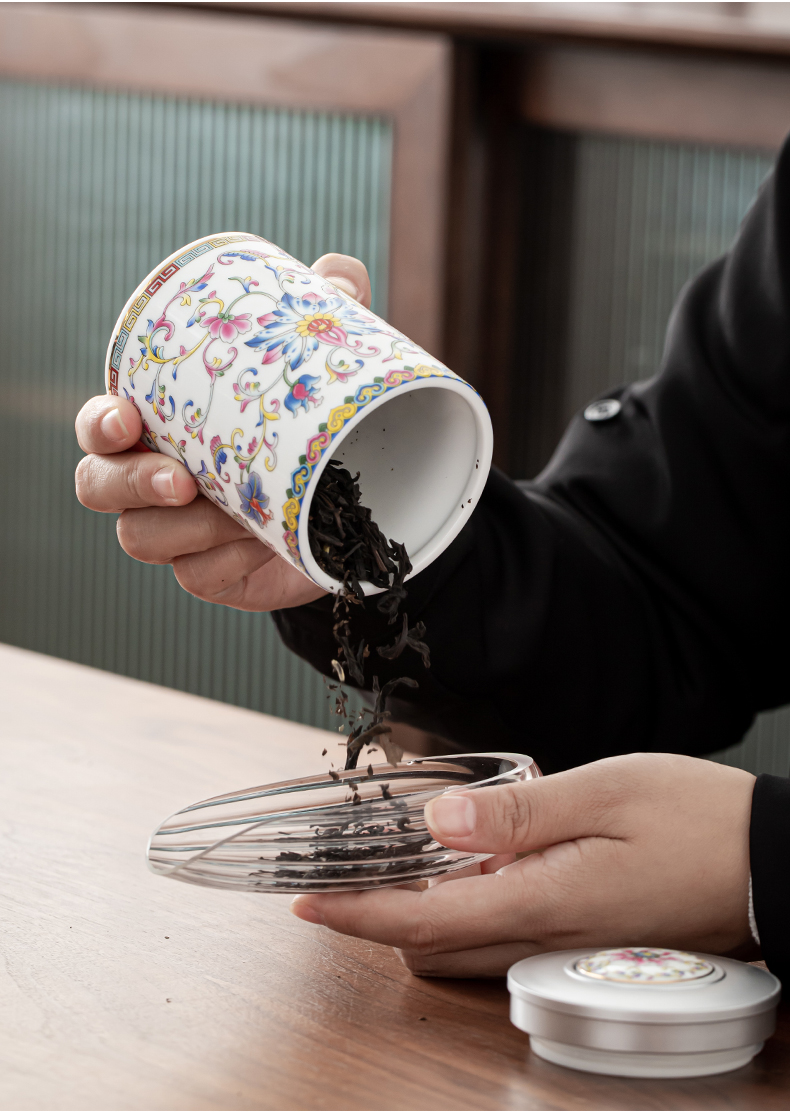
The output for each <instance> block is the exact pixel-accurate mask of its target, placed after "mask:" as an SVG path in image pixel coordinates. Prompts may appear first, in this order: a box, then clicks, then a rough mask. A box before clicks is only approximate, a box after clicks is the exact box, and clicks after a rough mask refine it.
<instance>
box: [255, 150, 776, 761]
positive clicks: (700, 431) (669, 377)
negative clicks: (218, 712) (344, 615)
mask: <svg viewBox="0 0 790 1119" xmlns="http://www.w3.org/2000/svg"><path fill="white" fill-rule="evenodd" d="M789 160H790V154H788V147H787V145H786V146H785V148H784V149H783V151H782V153H781V155H780V157H779V160H778V164H777V168H776V171H775V173H774V174H773V175H772V176H771V177H770V178H769V179H768V180H767V182H766V184H765V186H764V187H763V189H762V191H761V193H760V196H759V198H758V199H757V201H756V203H755V204H754V206H753V207H752V209H751V211H750V213H749V214H748V215H747V218H746V219H745V222H744V226H743V229H742V231H741V233H740V236H739V238H738V240H737V242H736V244H735V246H734V248H733V249H732V251H731V252H730V253H729V254H728V255H727V256H726V257H724V258H723V259H722V260H720V261H718V262H716V263H715V264H713V265H711V266H710V267H708V268H706V269H705V270H704V271H703V272H702V273H701V274H700V276H698V277H697V279H696V280H695V281H693V283H691V284H690V285H689V286H688V287H687V288H686V289H685V290H684V292H683V293H682V295H681V298H680V300H679V302H678V305H677V307H676V308H675V311H674V314H673V317H672V320H671V322H670V326H669V330H668V335H667V346H666V351H665V356H664V360H663V363H662V368H661V370H660V372H659V374H658V375H657V376H656V377H654V378H653V379H652V380H650V381H647V382H643V383H641V384H637V385H632V386H629V387H625V388H621V389H618V390H615V391H614V392H613V393H611V394H609V395H611V396H615V397H617V398H618V399H619V401H620V403H621V405H622V408H621V411H620V412H619V414H618V415H617V416H616V417H615V418H613V419H611V420H609V421H606V422H599V423H590V422H587V421H585V420H584V419H583V418H582V417H577V418H576V419H575V420H574V421H573V422H572V423H571V425H570V427H569V429H568V431H567V433H566V435H565V436H564V438H563V440H562V442H561V443H560V446H559V447H558V449H557V452H556V454H555V456H554V458H553V459H552V461H551V463H550V464H549V466H548V467H547V468H546V470H545V471H544V472H543V474H542V475H541V476H540V477H539V478H538V479H537V480H536V481H534V482H533V483H530V484H526V483H525V484H520V485H519V484H515V483H513V482H510V481H508V480H507V479H506V478H505V477H504V476H502V475H501V474H498V473H496V472H494V473H493V474H492V476H491V478H490V480H489V483H488V486H487V488H486V490H485V493H484V496H483V498H482V501H481V504H480V506H479V507H478V509H477V510H476V511H475V513H474V515H473V516H472V518H471V520H470V521H469V523H468V525H467V527H466V529H465V530H464V531H463V532H462V533H461V535H460V536H459V537H458V538H457V540H456V541H455V542H454V543H453V544H452V545H451V547H450V548H449V549H448V550H447V551H446V552H445V553H444V555H442V556H441V557H440V558H439V559H438V560H437V561H436V562H435V563H434V564H432V566H431V567H430V568H429V569H428V570H426V571H424V572H422V573H421V574H420V575H418V576H416V577H415V578H414V579H413V580H412V581H411V582H410V584H409V599H408V610H409V618H410V621H411V622H412V623H413V622H414V621H416V620H417V619H422V620H423V621H424V622H425V624H426V626H427V630H428V637H427V639H428V642H429V644H430V646H431V651H432V664H431V668H430V670H429V671H425V670H423V669H422V667H421V666H420V664H419V661H418V659H417V658H416V656H414V655H413V654H411V653H407V654H405V655H404V657H403V659H402V661H396V662H387V661H383V660H382V659H381V658H380V657H377V656H376V655H375V654H374V655H373V656H371V658H370V660H369V662H368V674H369V676H371V677H372V675H373V673H377V674H378V675H379V676H380V677H381V678H382V679H386V678H388V677H389V676H390V675H392V674H393V673H394V672H397V674H398V675H400V674H402V673H403V672H404V670H408V672H409V674H410V675H414V676H416V677H418V679H419V681H420V684H421V687H420V690H419V692H417V693H409V694H408V696H407V697H405V698H403V699H401V700H399V701H398V703H397V704H396V705H393V706H394V707H395V710H394V711H393V717H397V718H400V719H402V720H404V721H407V722H411V723H413V724H415V725H418V726H421V727H423V728H425V729H429V730H433V731H435V732H437V733H440V734H443V735H444V736H446V737H448V738H451V739H454V740H455V741H457V742H458V743H459V746H461V747H463V748H479V749H495V748H497V747H507V748H510V749H516V748H517V749H520V750H524V751H526V752H528V753H531V754H533V756H534V757H535V758H536V760H537V761H538V762H539V764H540V765H541V766H542V767H543V769H544V770H545V771H547V772H551V771H555V770H558V769H564V768H566V767H568V766H571V765H578V764H581V763H583V762H586V761H590V760H592V759H593V758H596V757H601V756H606V755H612V754H618V753H624V752H630V751H633V750H665V751H672V752H678V753H690V754H701V753H707V752H709V751H712V750H716V749H719V748H722V747H725V746H729V745H731V744H732V743H734V742H737V741H738V740H739V739H740V738H741V736H742V735H743V734H744V732H745V731H746V729H747V728H748V727H749V725H750V723H751V721H752V719H753V717H754V715H755V713H756V712H757V711H759V710H763V709H766V708H770V707H773V706H777V705H779V704H781V703H785V702H788V701H790V640H789V639H788V635H789V634H790V333H789V332H788V305H789V301H788V267H789V266H790V230H789V228H788V219H789V217H790V178H789V176H790V162H789ZM276 622H277V625H278V627H279V629H280V632H281V633H282V635H283V638H284V639H285V641H286V643H287V644H288V645H289V646H290V647H291V648H292V649H294V650H295V651H296V652H297V653H299V654H300V655H301V656H303V657H306V659H307V660H309V661H310V662H311V663H312V664H314V665H315V666H316V667H318V668H319V669H321V670H322V671H324V672H327V671H328V670H329V660H330V659H331V657H332V656H333V655H334V644H333V641H332V638H331V617H330V603H329V602H328V601H327V600H322V601H320V602H318V603H315V604H312V605H310V606H304V607H299V608H296V609H293V610H288V611H282V612H280V613H279V614H278V615H276ZM358 626H359V630H360V632H364V633H365V635H366V636H367V638H368V641H369V642H370V644H371V646H372V647H373V648H375V646H376V645H380V644H382V643H384V642H385V641H386V640H388V639H389V633H388V630H387V627H386V625H385V624H384V622H383V620H382V618H381V615H380V614H379V613H378V611H377V610H376V604H375V599H372V600H370V601H369V602H368V603H367V604H366V606H365V608H364V610H363V611H362V613H361V616H360V618H359V621H358Z"/></svg>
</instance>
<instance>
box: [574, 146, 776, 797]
mask: <svg viewBox="0 0 790 1119" xmlns="http://www.w3.org/2000/svg"><path fill="white" fill-rule="evenodd" d="M772 164H773V157H772V156H770V155H767V154H760V153H755V152H742V151H728V150H726V149H721V148H707V147H695V146H690V145H688V146H687V145H680V144H663V143H653V142H647V141H639V140H623V139H617V138H613V137H601V136H581V137H579V139H578V141H577V151H576V163H575V180H574V191H575V197H574V202H573V239H572V244H573V249H572V256H571V289H570V306H569V319H568V322H569V327H570V329H569V336H568V349H567V355H568V359H567V367H566V377H565V383H564V390H563V411H564V420H565V421H566V422H567V420H569V419H570V417H571V416H572V415H573V414H574V412H576V411H577V410H578V409H579V408H581V407H583V406H584V405H585V404H586V403H587V402H588V401H590V400H592V399H594V398H595V397H596V396H599V395H601V394H602V393H604V392H605V391H606V390H607V389H608V388H611V387H612V386H613V385H617V384H622V383H623V382H625V381H636V380H639V379H641V378H644V377H650V376H652V375H653V374H654V373H655V372H656V371H657V369H658V367H659V364H660V361H661V355H662V352H663V348H664V335H665V332H666V327H667V321H668V319H669V314H670V311H671V310H672V306H673V304H674V302H675V300H676V299H677V296H678V294H679V292H680V290H681V288H682V287H683V285H684V284H685V283H686V281H687V280H689V279H690V278H691V277H692V276H694V275H695V274H696V273H697V272H698V271H699V270H700V268H702V267H703V265H705V264H707V263H708V262H709V261H712V260H715V259H716V258H717V257H718V256H720V255H721V254H722V253H723V252H725V251H726V250H727V248H728V247H729V245H730V244H731V242H732V240H733V238H734V236H735V234H736V232H737V230H738V226H739V225H740V222H741V220H742V219H743V216H744V214H745V213H746V211H747V210H748V208H749V205H750V204H751V202H752V200H753V198H754V196H755V194H756V192H757V189H758V187H759V185H760V183H761V182H762V180H763V179H764V178H765V176H766V175H767V174H768V172H769V171H770V169H771V166H772ZM712 757H713V758H714V760H716V761H722V762H727V763H728V764H730V765H737V766H739V767H741V768H743V769H748V770H750V771H751V772H753V773H773V774H776V775H779V776H787V775H788V773H790V707H786V708H782V709H781V710H779V711H775V712H769V713H767V714H764V715H761V716H760V717H759V718H758V719H757V721H756V723H755V725H754V726H753V728H752V730H751V731H750V732H749V734H748V735H747V736H746V738H745V739H744V741H743V742H742V743H741V744H740V745H737V746H733V747H730V748H729V749H728V750H722V751H720V752H718V753H717V754H714V755H712Z"/></svg>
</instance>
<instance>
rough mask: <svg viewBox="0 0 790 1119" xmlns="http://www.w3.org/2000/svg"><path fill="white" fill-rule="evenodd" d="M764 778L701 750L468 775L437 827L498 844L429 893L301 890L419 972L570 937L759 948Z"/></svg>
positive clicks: (442, 833) (317, 914)
mask: <svg viewBox="0 0 790 1119" xmlns="http://www.w3.org/2000/svg"><path fill="white" fill-rule="evenodd" d="M753 786H754V777H752V775H751V774H749V773H744V772H743V771H742V770H739V769H732V768H729V767H728V766H723V765H717V764H715V763H714V762H708V761H703V760H700V759H699V758H688V757H683V756H677V755H674V754H631V755H627V756H625V757H617V758H606V759H604V760H603V761H597V762H593V763H592V764H590V765H585V766H580V767H579V768H578V769H571V770H568V771H567V772H565V773H558V774H555V775H553V776H551V777H541V778H539V779H537V780H534V781H528V782H525V783H523V784H522V783H518V784H517V783H514V784H510V785H500V786H495V787H493V788H491V789H480V790H477V791H470V792H467V793H465V792H464V791H463V789H459V790H458V791H457V792H456V791H453V792H452V793H447V794H445V795H444V796H442V797H437V798H436V799H435V800H432V801H430V802H429V804H428V805H426V809H425V816H426V820H427V823H428V826H429V828H430V831H431V834H432V835H433V836H434V837H435V838H436V839H438V840H439V841H440V842H441V843H443V844H445V845H446V846H448V847H453V848H456V849H457V850H461V851H484V852H486V853H492V854H495V855H497V854H498V856H499V857H498V858H493V859H490V860H488V861H487V862H485V863H482V864H480V866H479V867H477V868H475V869H476V873H475V874H473V875H469V876H464V877H456V878H455V879H454V880H453V881H448V880H442V879H439V880H438V882H437V884H436V886H435V887H434V888H432V889H429V890H425V891H424V892H422V893H421V892H412V891H407V890H402V889H383V890H370V891H367V892H360V893H337V894H335V893H332V894H301V895H300V896H299V897H298V898H296V899H295V900H294V902H293V905H292V907H291V908H292V910H293V912H294V913H295V914H296V916H297V917H301V918H303V919H304V920H306V921H313V922H314V923H320V924H323V925H327V926H328V927H329V928H331V929H336V930H337V931H339V932H343V933H347V934H349V935H351V936H357V937H364V938H365V939H366V940H374V941H378V943H380V944H391V945H393V946H394V947H395V948H396V949H397V950H398V954H399V955H400V957H401V959H402V960H403V962H404V963H405V964H406V966H407V967H408V968H410V969H411V971H413V972H414V973H415V974H416V975H435V976H438V975H443V976H485V975H502V974H504V972H505V971H506V970H507V969H508V967H509V966H510V965H511V964H513V963H515V962H516V961H517V960H520V959H523V958H524V957H525V956H532V955H535V954H537V953H539V952H552V951H556V950H559V949H566V948H598V947H627V946H631V947H637V946H642V947H653V948H677V949H688V950H690V951H695V950H696V951H706V952H714V953H718V954H720V955H733V954H736V953H737V954H739V955H749V953H750V949H753V947H754V946H753V942H752V941H751V937H750V933H749V919H748V897H749V817H750V811H751V800H752V789H753ZM514 851H532V852H535V853H533V854H530V855H528V856H527V857H526V858H521V859H519V860H515V856H513V855H512V854H510V852H514ZM448 877H449V876H448ZM754 954H755V953H754V952H753V951H752V952H751V955H752V956H754Z"/></svg>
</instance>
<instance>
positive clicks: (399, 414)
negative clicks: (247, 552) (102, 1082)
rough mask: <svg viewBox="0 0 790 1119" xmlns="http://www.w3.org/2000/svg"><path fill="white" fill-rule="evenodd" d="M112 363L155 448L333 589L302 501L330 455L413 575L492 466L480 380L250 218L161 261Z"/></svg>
mask: <svg viewBox="0 0 790 1119" xmlns="http://www.w3.org/2000/svg"><path fill="white" fill-rule="evenodd" d="M106 376H107V389H108V391H109V392H111V393H114V394H116V395H120V394H123V395H125V396H126V397H127V398H128V399H129V400H131V401H132V403H133V404H134V405H135V407H136V408H137V409H138V411H139V412H140V415H141V416H142V419H143V429H144V434H143V440H144V442H145V443H146V445H147V446H148V447H149V448H150V449H151V450H154V451H160V452H161V453H163V454H166V455H170V457H171V458H175V459H178V460H179V461H181V462H183V463H184V465H185V466H186V467H187V469H188V470H189V471H190V472H191V473H192V474H193V475H194V477H195V478H196V479H197V481H198V483H199V485H200V486H201V488H202V490H203V492H204V493H205V494H206V496H207V497H209V498H211V500H212V501H214V502H215V503H216V504H217V505H219V506H220V508H222V509H224V510H225V512H226V513H228V514H229V516H231V517H233V518H234V519H235V520H237V521H238V522H239V523H240V524H242V525H244V527H245V528H247V529H249V530H250V531H251V532H253V533H254V534H255V535H256V536H258V537H260V539H261V540H263V541H264V542H265V543H266V544H268V545H270V546H271V547H272V548H273V549H274V550H275V551H276V552H277V553H278V554H279V555H281V556H283V557H284V558H285V559H287V560H288V561H289V562H290V563H292V564H294V565H295V566H296V567H298V568H299V569H300V570H301V571H304V572H306V573H307V574H308V575H309V576H310V578H311V579H313V580H314V581H315V582H316V583H317V584H318V585H319V586H321V587H323V588H324V589H325V590H328V591H336V590H338V589H339V588H338V584H337V582H336V581H335V580H334V579H332V578H330V577H329V576H328V575H326V574H325V573H324V572H323V571H322V570H321V568H320V567H319V566H318V564H317V563H316V561H315V559H314V558H313V555H312V552H311V550H310V543H309V540H308V516H309V512H310V502H311V500H312V496H313V493H314V492H315V486H316V482H317V481H318V479H319V478H320V476H321V472H322V470H323V469H324V467H325V466H326V464H327V462H328V461H329V460H330V459H339V460H341V461H342V462H343V464H344V465H345V466H346V467H347V468H348V469H349V470H350V471H351V472H352V474H356V473H357V471H358V472H359V475H360V477H359V485H360V489H361V492H362V500H363V502H364V503H365V504H366V505H367V506H369V508H370V510H371V512H372V515H373V519H374V520H375V521H376V522H377V523H378V525H379V527H380V528H381V530H382V532H383V533H384V534H385V535H386V536H387V537H388V538H391V539H394V540H396V541H398V542H399V543H403V544H405V546H406V549H407V551H408V553H409V556H410V558H411V561H412V564H413V571H412V574H413V575H414V574H416V573H417V572H419V571H421V570H422V569H423V568H424V567H426V566H427V565H428V564H429V563H430V562H431V561H432V560H434V559H435V558H436V557H437V556H438V555H439V554H440V553H441V552H442V551H443V550H444V549H445V548H446V547H447V545H448V544H449V543H450V541H451V540H453V538H454V537H455V536H456V535H457V534H458V532H460V530H461V528H462V527H463V525H464V524H465V522H466V520H467V519H468V517H469V515H470V514H471V512H472V510H473V509H474V507H475V505H476V503H477V501H478V499H479V497H480V494H481V492H482V489H483V486H484V484H485V481H486V477H487V475H488V471H489V468H490V465H491V454H492V449H493V436H492V430H491V421H490V418H489V416H488V412H487V411H486V408H485V405H484V404H483V402H482V400H481V399H480V397H479V395H478V394H477V392H476V391H475V390H474V389H473V388H472V387H471V386H470V385H468V384H467V383H466V382H465V381H463V380H461V378H460V377H457V376H456V375H455V374H454V373H452V372H451V371H450V370H449V369H447V368H446V366H444V365H442V364H441V362H438V361H436V360H435V359H434V358H432V357H431V356H430V355H429V354H427V353H426V352H425V351H424V350H423V349H421V348H420V347H419V346H417V345H416V344H415V343H414V342H412V341H411V340H410V339H408V338H407V337H406V336H405V335H404V334H401V333H400V332H399V331H397V330H394V329H393V328H392V327H391V326H388V324H387V323H385V322H384V321H383V320H382V319H380V318H378V317H377V316H376V315H374V314H373V313H372V312H371V311H368V310H367V309H366V308H364V307H362V306H361V305H360V304H359V303H357V302H356V301H355V300H354V299H351V298H350V297H349V296H348V295H346V294H345V293H344V292H341V291H338V290H337V288H335V287H334V286H333V285H332V284H330V283H328V282H327V281H326V280H325V279H323V278H322V277H321V276H319V275H318V274H317V273H315V272H313V271H311V270H310V269H309V268H307V267H306V266H305V265H304V264H300V263H299V261H297V260H294V258H293V257H291V256H289V255H288V254H287V253H285V252H283V250H282V249H278V248H277V247H276V246H275V245H272V244H271V243H270V242H268V241H264V240H263V238H261V237H256V236H254V235H253V234H250V233H222V234H218V235H217V236H214V237H207V238H204V239H203V240H200V241H195V242H193V243H192V244H191V245H187V246H186V247H185V248H183V249H181V250H179V252H177V253H175V254H174V255H173V256H171V257H170V258H168V260H166V261H165V262H164V263H163V264H161V265H160V266H159V267H158V268H156V269H155V271H154V272H152V273H151V275H150V276H148V277H147V278H146V279H145V280H144V281H143V282H142V284H140V286H139V287H138V288H137V290H136V291H135V292H134V294H133V295H132V296H131V298H130V299H129V301H128V303H127V304H126V306H125V307H124V309H123V311H122V313H121V316H120V318H119V319H118V322H117V324H116V326H115V330H114V331H113V335H112V339H111V341H110V345H109V348H108V350H107V373H106ZM362 587H363V590H364V591H365V592H366V593H369V594H375V593H378V588H376V587H374V586H373V585H372V584H369V583H363V584H362Z"/></svg>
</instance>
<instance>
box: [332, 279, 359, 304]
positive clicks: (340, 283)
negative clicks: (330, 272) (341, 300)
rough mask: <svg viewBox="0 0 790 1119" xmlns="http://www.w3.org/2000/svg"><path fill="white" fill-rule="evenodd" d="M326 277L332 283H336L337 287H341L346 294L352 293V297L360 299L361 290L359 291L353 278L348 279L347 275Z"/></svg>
mask: <svg viewBox="0 0 790 1119" xmlns="http://www.w3.org/2000/svg"><path fill="white" fill-rule="evenodd" d="M326 279H327V280H328V281H329V283H330V284H334V285H335V287H336V288H340V290H341V291H344V292H345V293H346V295H350V296H351V298H352V299H359V292H358V291H357V288H356V284H353V283H352V282H351V280H347V279H346V277H345V276H327V277H326Z"/></svg>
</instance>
